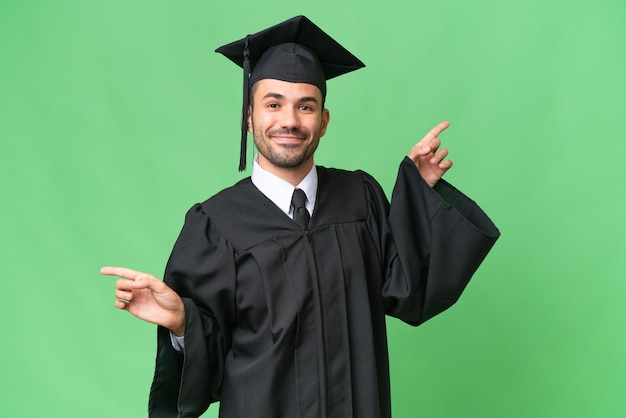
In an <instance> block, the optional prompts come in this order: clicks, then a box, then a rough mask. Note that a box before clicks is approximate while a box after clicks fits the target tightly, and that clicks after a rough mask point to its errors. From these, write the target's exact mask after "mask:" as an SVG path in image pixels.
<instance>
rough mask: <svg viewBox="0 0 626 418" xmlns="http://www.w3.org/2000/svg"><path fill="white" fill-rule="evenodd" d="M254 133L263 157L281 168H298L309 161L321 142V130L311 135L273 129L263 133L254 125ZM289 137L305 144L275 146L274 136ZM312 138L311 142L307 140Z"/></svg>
mask: <svg viewBox="0 0 626 418" xmlns="http://www.w3.org/2000/svg"><path fill="white" fill-rule="evenodd" d="M252 133H253V135H254V143H255V145H256V147H257V149H258V151H259V153H260V154H261V155H263V157H265V159H266V160H268V161H269V162H270V163H271V164H272V165H274V166H276V167H279V168H287V169H291V168H297V167H299V166H301V165H302V164H304V163H305V162H306V161H308V160H309V159H310V158H311V157H313V154H314V153H315V150H316V149H317V146H318V144H319V141H320V131H319V129H318V130H316V131H315V132H313V133H312V135H309V133H308V132H306V131H303V130H300V129H273V130H268V131H266V132H262V131H261V129H260V128H257V127H255V126H254V124H253V125H252ZM280 135H289V136H293V137H296V138H299V139H301V140H302V141H303V142H304V146H303V144H281V145H278V144H275V143H273V142H272V140H271V137H272V136H280ZM309 137H310V138H311V140H310V141H309V142H306V141H307V138H309Z"/></svg>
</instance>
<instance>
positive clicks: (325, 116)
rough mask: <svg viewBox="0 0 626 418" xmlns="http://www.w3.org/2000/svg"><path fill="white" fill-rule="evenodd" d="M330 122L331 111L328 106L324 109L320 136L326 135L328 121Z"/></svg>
mask: <svg viewBox="0 0 626 418" xmlns="http://www.w3.org/2000/svg"><path fill="white" fill-rule="evenodd" d="M329 122H330V111H329V110H328V109H326V108H324V110H322V126H321V128H320V137H322V136H324V134H325V133H326V128H327V127H328V123H329Z"/></svg>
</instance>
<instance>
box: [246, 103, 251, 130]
mask: <svg viewBox="0 0 626 418" xmlns="http://www.w3.org/2000/svg"><path fill="white" fill-rule="evenodd" d="M246 123H247V127H248V132H250V133H252V106H248V120H247V121H246Z"/></svg>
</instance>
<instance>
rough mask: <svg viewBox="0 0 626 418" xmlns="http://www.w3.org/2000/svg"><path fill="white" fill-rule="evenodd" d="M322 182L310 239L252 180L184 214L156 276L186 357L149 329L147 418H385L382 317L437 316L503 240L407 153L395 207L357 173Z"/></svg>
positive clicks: (325, 176) (413, 319) (333, 174)
mask: <svg viewBox="0 0 626 418" xmlns="http://www.w3.org/2000/svg"><path fill="white" fill-rule="evenodd" d="M318 178H319V185H318V196H317V202H316V207H315V211H314V213H313V214H312V217H311V220H310V223H309V227H308V229H307V230H306V231H305V230H303V229H302V228H300V227H298V226H297V224H296V223H295V222H294V221H293V220H291V219H290V218H289V217H288V216H286V215H285V214H284V213H283V212H282V211H281V210H280V209H279V208H278V207H276V206H275V205H274V204H273V203H272V202H271V201H270V200H269V199H267V198H266V197H265V196H264V195H263V194H262V193H261V192H260V191H259V190H258V189H257V188H256V187H255V186H254V185H253V183H252V182H251V180H250V178H246V179H244V180H242V181H240V182H239V183H237V184H236V185H234V186H233V187H231V188H228V189H225V190H223V191H222V192H220V193H218V194H217V195H215V196H214V197H212V198H211V199H209V200H207V201H206V202H204V203H202V204H197V205H195V206H194V207H192V208H191V209H190V210H189V212H188V213H187V216H186V220H185V225H184V227H183V229H182V232H181V234H180V236H179V238H178V240H177V242H176V244H175V246H174V249H173V252H172V255H171V257H170V259H169V262H168V265H167V268H166V274H165V282H166V283H167V284H168V285H170V286H171V287H172V288H174V289H175V290H176V291H177V292H178V294H179V295H180V296H181V297H182V298H183V301H184V305H185V315H186V318H185V350H184V355H183V354H181V353H177V352H176V351H175V350H174V349H173V348H172V345H171V341H170V337H169V332H168V331H167V330H166V329H163V328H159V330H158V351H157V359H156V368H155V376H154V381H153V384H152V388H151V393H150V402H149V411H150V416H151V417H176V416H180V417H197V416H199V415H201V414H202V413H203V412H204V411H205V410H206V408H207V407H208V406H209V404H210V403H211V402H215V401H218V400H219V401H220V417H226V418H230V417H255V418H279V417H289V418H291V417H301V418H309V417H311V418H312V417H315V418H320V417H329V418H337V417H341V418H343V417H358V418H369V417H372V418H374V417H389V416H390V415H391V404H390V393H389V392H390V391H389V365H388V353H387V336H386V329H385V314H387V315H392V316H395V317H398V318H400V319H401V320H403V321H405V322H407V323H409V324H411V325H418V324H420V323H422V322H424V321H426V320H427V319H429V318H431V317H432V316H434V315H436V314H438V313H439V312H441V311H443V310H445V309H447V308H448V307H449V306H451V305H452V304H453V303H454V302H455V301H456V300H457V299H458V297H459V296H460V294H461V292H462V291H463V289H464V288H465V286H466V284H467V282H468V281H469V279H470V277H471V276H472V274H473V273H474V272H475V270H476V269H477V268H478V266H479V264H480V263H481V262H482V260H483V259H484V257H485V256H486V255H487V253H488V252H489V250H490V248H491V247H492V245H493V244H494V243H495V241H496V239H497V237H498V236H499V232H498V229H497V228H496V226H495V225H494V224H493V223H492V222H491V221H490V220H489V218H488V217H487V215H486V214H485V213H484V212H483V211H482V210H481V209H480V208H479V207H478V206H477V205H476V204H475V203H474V202H473V201H471V200H470V199H469V198H467V197H466V196H464V195H463V194H461V193H460V192H459V191H458V190H456V189H455V188H453V187H452V186H451V185H450V184H448V183H447V182H445V181H443V180H441V181H439V183H438V184H437V186H436V187H435V190H433V188H431V187H429V186H428V185H427V184H426V183H425V182H424V180H423V179H422V178H421V176H420V175H419V172H418V171H417V169H416V167H415V165H414V164H413V162H412V161H411V160H410V159H408V158H405V160H404V161H403V162H402V164H401V166H400V170H399V173H398V179H397V182H396V185H395V188H394V191H393V195H392V203H391V205H389V203H388V201H387V199H386V197H385V194H384V193H383V191H382V189H381V187H380V186H379V184H378V183H377V182H376V181H375V180H374V179H373V178H372V177H370V176H369V175H368V174H366V173H364V172H362V171H356V172H348V171H343V170H336V169H328V168H323V167H318ZM177 408H178V413H177ZM177 414H178V415H177Z"/></svg>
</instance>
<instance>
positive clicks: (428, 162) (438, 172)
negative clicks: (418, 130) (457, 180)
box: [409, 121, 452, 187]
mask: <svg viewBox="0 0 626 418" xmlns="http://www.w3.org/2000/svg"><path fill="white" fill-rule="evenodd" d="M448 126H450V122H448V121H443V122H441V123H439V124H438V125H437V126H435V127H434V128H433V129H431V130H430V131H429V132H428V133H427V134H426V136H425V137H424V138H422V139H421V140H420V141H419V142H418V143H417V144H415V146H414V147H413V148H412V149H411V152H410V153H409V158H410V159H411V160H413V162H414V163H415V166H416V167H417V169H418V170H419V172H420V174H421V176H422V178H423V179H424V180H425V181H426V183H428V184H429V185H430V187H433V186H434V185H435V184H436V183H437V182H438V181H439V179H440V178H441V177H443V175H444V174H445V173H446V171H448V170H449V169H450V167H452V160H444V158H446V157H447V156H448V150H447V149H446V148H441V149H439V147H440V146H441V140H440V139H439V138H438V136H439V134H440V133H441V132H443V131H444V130H445V129H446V128H447V127H448Z"/></svg>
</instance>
